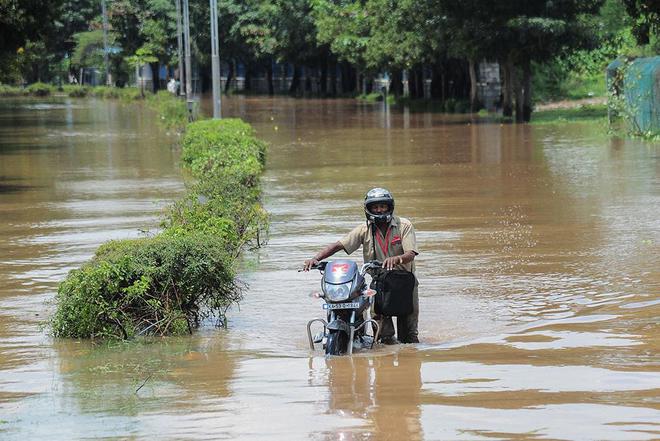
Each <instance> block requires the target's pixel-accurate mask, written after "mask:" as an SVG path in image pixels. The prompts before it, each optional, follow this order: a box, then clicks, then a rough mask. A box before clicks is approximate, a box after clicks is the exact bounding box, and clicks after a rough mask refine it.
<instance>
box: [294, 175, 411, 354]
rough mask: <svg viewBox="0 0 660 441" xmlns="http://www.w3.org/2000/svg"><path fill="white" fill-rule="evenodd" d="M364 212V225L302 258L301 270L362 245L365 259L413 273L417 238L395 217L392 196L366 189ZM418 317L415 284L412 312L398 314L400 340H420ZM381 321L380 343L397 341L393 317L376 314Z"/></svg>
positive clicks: (385, 266) (403, 220) (386, 192)
mask: <svg viewBox="0 0 660 441" xmlns="http://www.w3.org/2000/svg"><path fill="white" fill-rule="evenodd" d="M364 213H365V215H366V217H367V222H366V224H362V225H359V226H357V227H355V228H354V229H353V231H351V232H350V233H348V234H347V235H346V236H345V237H344V238H342V239H341V240H339V241H338V242H335V243H331V244H330V245H328V246H326V247H325V248H324V249H323V250H321V251H320V252H319V253H317V254H316V255H315V256H314V257H313V258H311V259H309V260H306V261H305V266H304V268H303V269H304V270H305V271H309V269H310V268H311V267H312V265H315V264H318V263H319V261H321V260H323V259H326V258H328V257H330V256H332V255H333V254H335V253H337V252H338V251H340V250H344V251H346V253H347V254H351V253H353V251H355V250H357V249H358V248H360V246H362V254H363V256H364V261H365V262H366V261H369V260H378V261H380V262H383V268H385V269H387V270H393V269H398V270H406V271H410V272H412V273H414V272H415V262H414V260H415V256H417V254H419V253H418V252H417V241H416V239H415V229H414V228H413V226H412V223H411V222H410V221H409V220H408V219H405V218H402V217H397V216H394V198H393V197H392V194H391V193H390V192H389V191H387V190H385V189H384V188H374V189H372V190H369V192H367V195H366V196H365V198H364ZM418 316H419V300H418V294H417V283H415V289H414V291H413V312H412V313H410V314H409V315H407V316H401V317H397V326H396V327H397V336H398V337H399V340H400V341H401V343H419V339H418V337H417V319H418ZM374 319H376V320H378V321H379V323H380V336H381V342H383V343H385V344H396V343H398V342H397V340H396V338H394V325H393V323H392V317H382V316H378V315H375V316H374Z"/></svg>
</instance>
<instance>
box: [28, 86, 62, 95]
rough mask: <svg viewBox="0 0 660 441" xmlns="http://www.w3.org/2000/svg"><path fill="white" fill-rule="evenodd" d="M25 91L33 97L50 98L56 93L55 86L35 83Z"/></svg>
mask: <svg viewBox="0 0 660 441" xmlns="http://www.w3.org/2000/svg"><path fill="white" fill-rule="evenodd" d="M25 90H26V91H27V93H28V94H29V95H32V96H50V95H51V94H52V93H53V92H54V91H55V86H51V85H50V84H46V83H33V84H30V85H29V86H28V87H26V88H25Z"/></svg>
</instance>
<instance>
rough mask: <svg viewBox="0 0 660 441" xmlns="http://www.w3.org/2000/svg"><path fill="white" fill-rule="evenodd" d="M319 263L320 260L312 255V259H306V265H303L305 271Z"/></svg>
mask: <svg viewBox="0 0 660 441" xmlns="http://www.w3.org/2000/svg"><path fill="white" fill-rule="evenodd" d="M318 264H319V261H318V260H316V259H315V258H313V257H312V258H311V259H309V260H305V263H304V265H303V271H309V270H310V269H312V267H313V266H314V265H318Z"/></svg>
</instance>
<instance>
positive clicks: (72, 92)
mask: <svg viewBox="0 0 660 441" xmlns="http://www.w3.org/2000/svg"><path fill="white" fill-rule="evenodd" d="M62 91H64V93H66V94H67V95H68V96H70V97H71V98H84V97H86V96H87V94H88V93H89V88H87V87H86V86H76V85H72V84H70V85H66V86H62Z"/></svg>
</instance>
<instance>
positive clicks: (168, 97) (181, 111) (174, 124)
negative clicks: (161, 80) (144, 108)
mask: <svg viewBox="0 0 660 441" xmlns="http://www.w3.org/2000/svg"><path fill="white" fill-rule="evenodd" d="M147 102H148V103H149V106H151V107H152V108H153V109H154V110H155V111H156V112H158V115H159V117H160V121H161V123H162V124H163V125H164V126H165V127H167V128H170V129H176V130H177V131H180V132H181V131H183V129H184V128H185V126H186V124H188V107H187V105H186V102H185V100H183V99H180V98H177V97H175V96H174V95H172V94H171V93H170V92H168V91H166V90H160V91H158V93H156V94H154V95H151V96H149V97H148V99H147Z"/></svg>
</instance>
